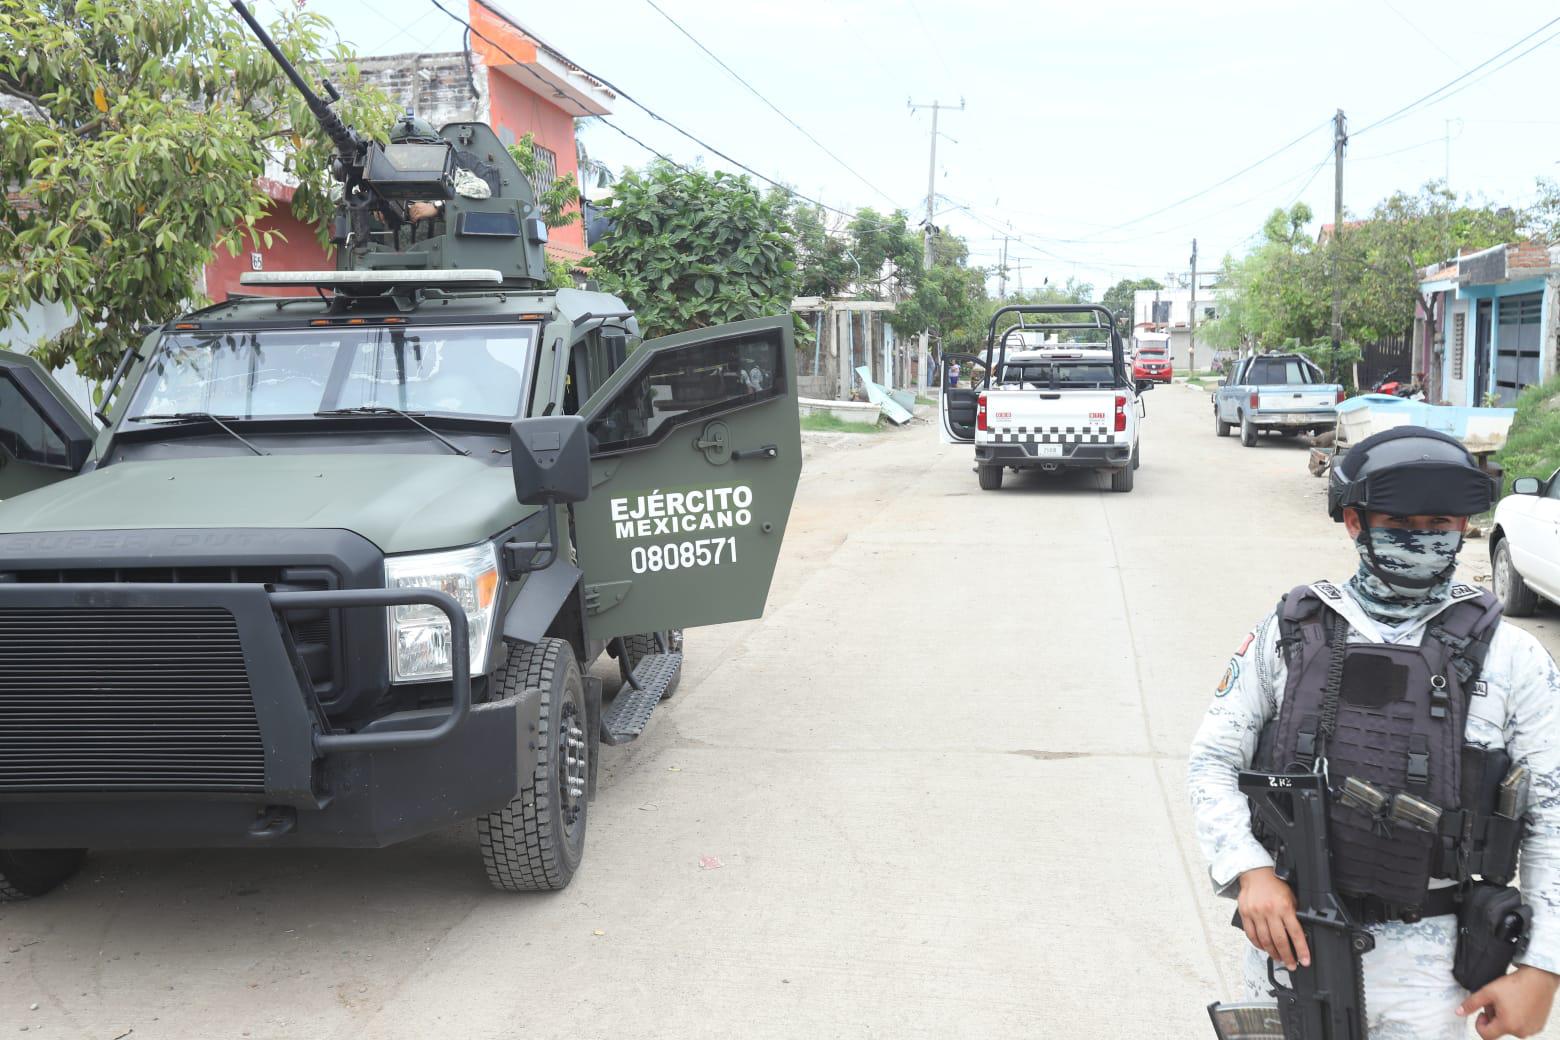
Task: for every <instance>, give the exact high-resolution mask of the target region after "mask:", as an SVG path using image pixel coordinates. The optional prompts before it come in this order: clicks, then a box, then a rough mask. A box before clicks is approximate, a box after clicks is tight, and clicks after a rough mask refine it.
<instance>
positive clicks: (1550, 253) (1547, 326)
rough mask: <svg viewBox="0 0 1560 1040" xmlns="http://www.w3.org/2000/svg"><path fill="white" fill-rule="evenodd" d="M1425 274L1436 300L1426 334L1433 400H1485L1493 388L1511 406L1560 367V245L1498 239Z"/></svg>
mask: <svg viewBox="0 0 1560 1040" xmlns="http://www.w3.org/2000/svg"><path fill="white" fill-rule="evenodd" d="M1421 277H1422V280H1421V281H1420V285H1419V288H1420V292H1421V293H1423V294H1424V295H1426V296H1427V297H1428V298H1430V299H1431V300H1432V301H1433V304H1434V306H1433V310H1432V314H1431V315H1430V317H1432V318H1433V319H1434V321H1425V319H1424V316H1422V317H1421V319H1420V327H1421V328H1422V329H1424V330H1425V332H1424V337H1423V338H1422V339H1420V340H1419V344H1420V345H1422V347H1423V349H1424V350H1425V353H1426V355H1427V357H1426V360H1427V361H1428V365H1427V366H1426V369H1425V370H1426V371H1427V372H1428V374H1429V386H1430V390H1431V396H1432V399H1433V400H1435V401H1438V402H1441V403H1445V404H1455V405H1478V404H1481V403H1483V401H1484V398H1485V395H1486V394H1489V393H1493V394H1495V395H1496V398H1497V399H1498V403H1500V404H1502V405H1509V404H1511V403H1512V402H1514V401H1515V400H1516V399H1517V394H1519V393H1520V392H1521V391H1522V389H1523V388H1524V387H1526V386H1530V385H1532V384H1533V383H1538V382H1542V381H1543V380H1545V379H1548V378H1550V377H1552V376H1554V375H1555V373H1556V371H1557V370H1560V247H1552V246H1546V245H1542V244H1540V243H1536V242H1516V243H1510V244H1507V245H1499V246H1493V247H1491V248H1489V249H1485V250H1482V251H1480V252H1477V253H1468V254H1466V255H1464V256H1459V257H1458V258H1457V259H1456V260H1455V261H1453V262H1451V263H1448V264H1446V265H1444V266H1441V267H1438V268H1434V269H1427V270H1425V271H1423V272H1421ZM1431 330H1433V333H1432V331H1431Z"/></svg>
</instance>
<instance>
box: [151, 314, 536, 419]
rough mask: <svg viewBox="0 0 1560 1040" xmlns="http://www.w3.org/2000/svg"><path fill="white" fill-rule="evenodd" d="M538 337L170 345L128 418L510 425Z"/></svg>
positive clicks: (437, 333)
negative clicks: (355, 412)
mask: <svg viewBox="0 0 1560 1040" xmlns="http://www.w3.org/2000/svg"><path fill="white" fill-rule="evenodd" d="M535 343H536V330H535V328H534V327H530V326H524V325H519V326H513V327H505V328H493V327H472V328H463V327H444V328H440V327H429V326H388V327H373V328H369V327H356V328H354V327H338V326H330V327H321V328H309V329H278V330H256V331H244V332H210V333H206V332H191V333H187V334H181V335H176V336H166V337H164V338H163V340H162V342H161V343H160V344H159V345H158V348H157V352H156V353H155V354H154V355H153V356H152V360H151V363H150V367H149V370H148V372H147V374H146V376H145V377H144V378H143V379H142V380H141V383H140V386H139V387H137V389H136V393H135V397H134V399H133V400H132V401H131V404H130V408H129V411H128V412H127V418H129V419H131V420H134V419H136V418H139V417H142V416H146V417H151V416H169V415H180V414H186V413H190V412H207V413H211V414H214V415H220V416H224V417H230V418H239V419H267V418H287V417H298V416H312V415H314V414H315V413H317V412H323V411H332V410H336V409H343V408H397V409H401V410H402V411H407V412H422V413H432V414H438V415H453V416H471V417H475V418H492V419H506V420H507V419H513V418H515V417H517V416H518V415H519V414H520V412H521V408H522V402H523V399H524V393H525V382H526V373H527V372H529V371H530V369H531V364H532V360H533V350H534V347H535Z"/></svg>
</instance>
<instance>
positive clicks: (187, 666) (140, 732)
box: [0, 607, 265, 793]
mask: <svg viewBox="0 0 1560 1040" xmlns="http://www.w3.org/2000/svg"><path fill="white" fill-rule="evenodd" d="M264 790H265V746H264V743H263V742H262V740H261V738H260V726H259V722H258V720H257V719H256V717H255V708H254V700H253V697H252V696H251V693H250V688H249V676H248V673H247V672H246V670H245V668H244V653H243V647H242V646H241V645H240V642H239V635H238V625H237V623H236V622H235V621H234V620H233V615H232V614H230V613H228V612H227V611H226V610H223V609H220V608H205V607H166V608H144V609H142V608H138V609H134V610H126V609H110V610H73V609H44V610H0V791H6V792H46V791H174V792H223V793H247V792H261V791H264Z"/></svg>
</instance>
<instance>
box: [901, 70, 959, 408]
mask: <svg viewBox="0 0 1560 1040" xmlns="http://www.w3.org/2000/svg"><path fill="white" fill-rule="evenodd" d="M908 104H909V106H910V111H912V112H914V111H915V110H916V109H918V108H929V109H931V110H932V157H931V161H930V162H929V163H927V171H926V231H925V234H924V236H923V239H922V244H921V266H922V268H923V269H925V270H931V267H932V218H933V216H934V215H935V212H936V209H935V205H936V202H937V113H939V112H941V111H942V110H943V109H947V110H948V111H950V112H962V111H964V99H963V98H960V99H959V107H958V108H954V107H953V106H952V105H944V104H941V103H939V102H937V101H935V100H934V101H933V102H932V103H931V104H930V105H918V104H916V103H915V101H914V100H911V101H909V102H908ZM930 338H931V337H930V336H929V335H928V334H927V332H926V331H925V330H923V331H922V332H921V346H920V355H921V362H920V364H921V372H922V373H923V374H926V375H929V374H930V372H931V368H930V366H929V365H928V364H927V347H928V344H929V340H930ZM922 383H923V385H925V386H927V387H928V388H929V387H930V386H931V383H930V381H929V380H927V379H926V378H925V376H924V375H923V379H922Z"/></svg>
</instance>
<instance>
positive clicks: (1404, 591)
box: [1350, 527, 1463, 621]
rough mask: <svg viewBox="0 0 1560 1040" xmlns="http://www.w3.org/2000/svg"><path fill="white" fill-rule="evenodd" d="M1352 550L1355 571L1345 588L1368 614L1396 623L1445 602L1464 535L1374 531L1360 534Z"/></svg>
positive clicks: (1455, 532) (1450, 532) (1459, 533)
mask: <svg viewBox="0 0 1560 1040" xmlns="http://www.w3.org/2000/svg"><path fill="white" fill-rule="evenodd" d="M1354 544H1355V548H1356V549H1357V550H1359V554H1360V569H1359V573H1357V574H1356V575H1355V576H1354V577H1353V578H1352V579H1351V581H1350V584H1351V585H1353V586H1354V591H1355V592H1356V593H1358V594H1359V597H1360V599H1361V600H1362V602H1363V604H1364V606H1365V608H1366V612H1367V613H1369V614H1371V615H1372V616H1374V617H1381V618H1384V619H1389V620H1393V621H1398V620H1405V619H1407V618H1408V617H1411V616H1412V615H1413V614H1414V613H1415V612H1416V611H1417V610H1419V609H1421V608H1422V607H1424V606H1425V605H1426V604H1427V603H1431V602H1437V601H1439V600H1441V599H1443V598H1445V596H1446V591H1447V588H1448V587H1449V586H1450V585H1451V581H1452V574H1453V572H1454V571H1455V570H1456V569H1457V554H1458V553H1459V552H1461V551H1462V545H1463V534H1462V532H1461V531H1414V530H1405V529H1401V528H1391V527H1373V528H1371V529H1370V530H1368V531H1362V532H1360V537H1359V538H1358V539H1356V540H1355V543H1354Z"/></svg>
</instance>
